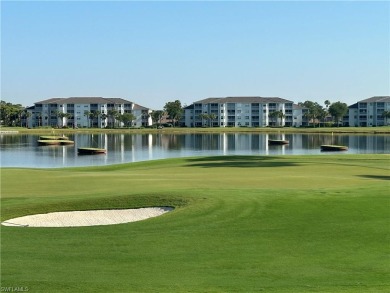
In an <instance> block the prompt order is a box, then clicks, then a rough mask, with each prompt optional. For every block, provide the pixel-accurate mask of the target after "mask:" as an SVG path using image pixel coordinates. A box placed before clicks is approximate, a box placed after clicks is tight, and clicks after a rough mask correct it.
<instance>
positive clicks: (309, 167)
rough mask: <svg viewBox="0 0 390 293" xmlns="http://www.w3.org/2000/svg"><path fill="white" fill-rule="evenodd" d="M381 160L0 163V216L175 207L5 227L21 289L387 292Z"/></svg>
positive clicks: (7, 276) (387, 160) (8, 272)
mask: <svg viewBox="0 0 390 293" xmlns="http://www.w3.org/2000/svg"><path fill="white" fill-rule="evenodd" d="M389 194H390V156H389V155H344V154H338V155H322V156H280V157H259V156H224V157H198V158H179V159H167V160H158V161H150V162H139V163H130V164H122V165H113V166H103V167H87V168H67V169H15V168H3V169H1V195H2V198H1V220H2V221H4V220H6V219H9V218H12V217H17V216H22V215H27V214H34V213H42V212H50V211H64V210H88V209H104V208H131V207H145V206H174V207H176V209H175V211H173V212H171V213H168V214H165V215H163V216H161V217H157V218H153V219H149V220H146V221H141V222H134V223H128V224H121V225H113V226H95V227H78V228H17V227H5V226H1V286H2V287H28V289H29V292H389V291H390V278H389V277H390V275H389V272H390V269H389V268H390V259H389V248H390V237H389V236H390V213H389V211H390V209H389V208H390V198H389Z"/></svg>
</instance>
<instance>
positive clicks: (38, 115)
mask: <svg viewBox="0 0 390 293" xmlns="http://www.w3.org/2000/svg"><path fill="white" fill-rule="evenodd" d="M36 118H38V127H41V123H42V114H41V113H38V114H36Z"/></svg>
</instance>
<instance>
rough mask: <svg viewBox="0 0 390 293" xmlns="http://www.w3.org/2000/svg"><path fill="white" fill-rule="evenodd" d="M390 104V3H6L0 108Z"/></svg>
mask: <svg viewBox="0 0 390 293" xmlns="http://www.w3.org/2000/svg"><path fill="white" fill-rule="evenodd" d="M376 95H390V3H389V2H387V1H384V2H372V1H367V2H359V1H347V2H339V1H332V2H318V1H307V2H305V1H297V2H294V1H287V2H281V1H280V2H266V1H249V2H226V1H225V2H223V1H215V2H191V1H176V2H163V1H157V2H133V1H115V2H114V1H64V2H59V1H43V2H35V1H30V2H20V1H2V2H1V98H2V99H3V100H5V101H7V102H12V103H20V104H22V105H24V106H29V105H32V104H33V103H34V102H37V101H39V100H43V99H48V98H51V97H69V96H103V97H122V98H125V99H129V100H131V101H134V102H135V103H138V104H141V105H143V106H146V107H149V108H152V109H159V108H162V107H163V106H164V104H165V103H166V102H168V101H173V100H176V99H179V100H180V101H181V102H182V103H183V104H187V105H188V104H191V103H193V102H194V101H197V100H201V99H204V98H207V97H225V96H263V97H269V96H272V97H275V96H278V97H281V98H285V99H289V100H292V101H294V102H296V103H297V102H303V101H305V100H312V101H317V102H319V103H321V104H323V102H324V101H325V100H326V99H329V100H330V101H331V102H335V101H343V102H345V103H347V104H352V103H355V102H356V101H358V100H362V99H365V98H369V97H371V96H376Z"/></svg>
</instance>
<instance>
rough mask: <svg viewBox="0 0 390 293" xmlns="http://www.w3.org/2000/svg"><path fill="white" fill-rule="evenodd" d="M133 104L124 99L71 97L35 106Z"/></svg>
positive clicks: (52, 99)
mask: <svg viewBox="0 0 390 293" xmlns="http://www.w3.org/2000/svg"><path fill="white" fill-rule="evenodd" d="M59 103H61V104H131V103H132V102H131V101H128V100H125V99H122V98H103V97H69V98H51V99H47V100H43V101H40V102H36V103H35V104H59Z"/></svg>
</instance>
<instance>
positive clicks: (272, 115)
mask: <svg viewBox="0 0 390 293" xmlns="http://www.w3.org/2000/svg"><path fill="white" fill-rule="evenodd" d="M268 117H269V118H271V125H272V126H275V125H276V122H277V120H278V117H279V111H273V112H270V113H269V114H268Z"/></svg>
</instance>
